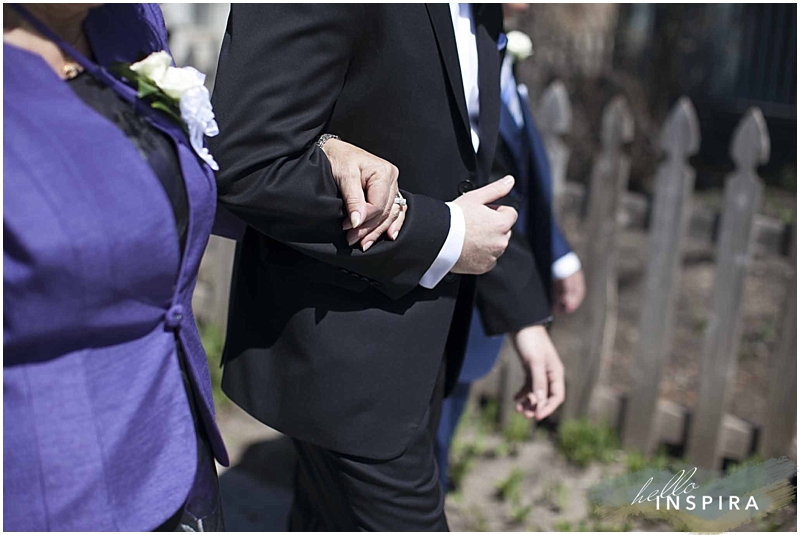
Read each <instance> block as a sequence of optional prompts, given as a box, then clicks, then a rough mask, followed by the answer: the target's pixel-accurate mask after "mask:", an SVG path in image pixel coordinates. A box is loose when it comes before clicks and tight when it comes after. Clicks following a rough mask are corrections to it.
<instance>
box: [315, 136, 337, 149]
mask: <svg viewBox="0 0 800 535" xmlns="http://www.w3.org/2000/svg"><path fill="white" fill-rule="evenodd" d="M329 139H339V136H337V135H335V134H322V135H321V136H319V139H318V140H317V147H319V148H322V146H323V145H324V144H325V143H326V142H327V141H328V140H329Z"/></svg>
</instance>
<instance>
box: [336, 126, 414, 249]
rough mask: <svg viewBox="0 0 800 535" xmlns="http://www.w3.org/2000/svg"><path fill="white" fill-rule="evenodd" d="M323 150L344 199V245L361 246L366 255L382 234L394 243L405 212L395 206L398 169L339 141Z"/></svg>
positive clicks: (401, 207)
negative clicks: (345, 216) (345, 243)
mask: <svg viewBox="0 0 800 535" xmlns="http://www.w3.org/2000/svg"><path fill="white" fill-rule="evenodd" d="M322 150H323V152H324V153H325V156H327V157H328V161H329V162H330V164H331V173H332V174H333V178H334V180H335V182H336V184H337V186H338V187H339V191H340V192H341V194H342V198H343V199H344V204H345V208H346V211H347V214H348V215H347V218H346V219H345V223H344V226H343V228H344V229H345V230H347V231H348V232H347V243H348V244H349V245H353V244H355V243H357V242H361V243H360V244H361V248H362V249H363V250H364V251H367V250H368V249H369V248H370V247H371V246H372V244H373V243H375V241H376V240H377V239H378V238H379V237H380V236H381V235H382V234H383V233H386V234H387V236H388V238H389V239H390V240H395V239H397V235H398V234H399V232H400V229H401V228H402V227H403V222H404V221H405V213H406V209H407V208H406V206H400V205H399V204H395V202H394V199H395V197H396V195H397V192H398V187H397V178H398V175H399V172H398V170H397V167H395V166H394V165H392V164H391V163H389V162H387V161H386V160H384V159H382V158H378V157H377V156H374V155H372V154H370V153H369V152H367V151H365V150H362V149H360V148H358V147H356V146H355V145H351V144H350V143H346V142H344V141H342V140H340V139H329V140H328V141H326V142H325V144H324V145H323V146H322Z"/></svg>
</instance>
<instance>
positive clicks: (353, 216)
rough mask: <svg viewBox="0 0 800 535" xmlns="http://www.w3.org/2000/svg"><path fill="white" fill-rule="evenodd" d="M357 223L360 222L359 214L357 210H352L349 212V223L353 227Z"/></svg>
mask: <svg viewBox="0 0 800 535" xmlns="http://www.w3.org/2000/svg"><path fill="white" fill-rule="evenodd" d="M359 223H361V214H359V213H358V212H353V213H351V214H350V224H351V225H353V228H356V227H357V226H358V225H359Z"/></svg>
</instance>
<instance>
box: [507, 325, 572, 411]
mask: <svg viewBox="0 0 800 535" xmlns="http://www.w3.org/2000/svg"><path fill="white" fill-rule="evenodd" d="M512 340H513V342H514V347H515V348H516V350H517V353H518V354H519V358H520V361H521V362H522V367H523V368H524V369H525V384H524V385H522V388H521V389H520V391H519V392H517V395H516V396H514V399H515V400H516V401H517V412H519V413H522V414H524V415H525V418H528V419H530V418H536V419H537V420H542V419H544V418H547V417H548V416H550V415H551V414H552V413H553V411H555V410H556V409H557V408H558V406H559V405H561V403H562V402H563V401H564V365H563V364H562V363H561V359H560V358H559V356H558V351H556V348H555V347H554V346H553V342H552V341H551V340H550V335H549V334H548V332H547V329H545V328H544V326H542V325H533V326H530V327H525V328H524V329H522V330H520V331H517V332H516V333H515V334H514V336H513V337H512Z"/></svg>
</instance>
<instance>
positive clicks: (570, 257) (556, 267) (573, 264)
mask: <svg viewBox="0 0 800 535" xmlns="http://www.w3.org/2000/svg"><path fill="white" fill-rule="evenodd" d="M580 269H581V261H580V259H579V258H578V255H576V254H575V253H573V252H569V253H567V254H565V255H564V256H562V257H561V258H559V259H558V260H556V261H555V262H553V278H554V279H556V280H563V279H566V278H567V277H569V276H570V275H574V274H575V273H577V272H578V271H580Z"/></svg>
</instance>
